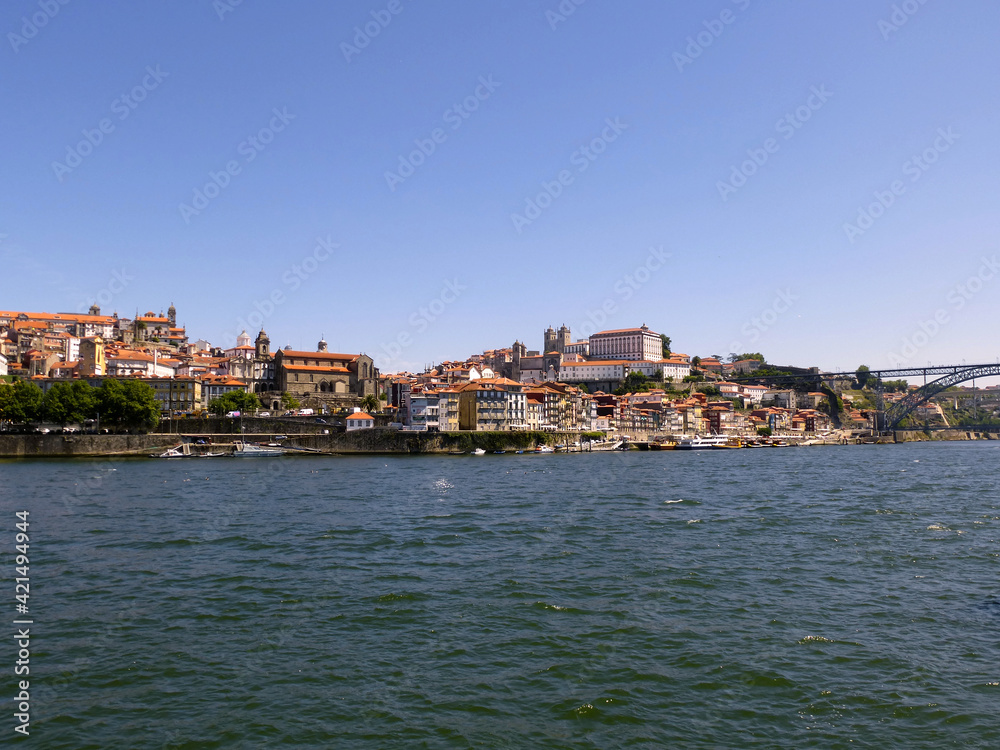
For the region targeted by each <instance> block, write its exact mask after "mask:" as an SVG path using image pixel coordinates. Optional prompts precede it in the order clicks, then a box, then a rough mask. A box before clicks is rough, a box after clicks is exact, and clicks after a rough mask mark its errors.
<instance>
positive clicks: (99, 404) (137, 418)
mask: <svg viewBox="0 0 1000 750" xmlns="http://www.w3.org/2000/svg"><path fill="white" fill-rule="evenodd" d="M98 418H99V419H100V421H101V423H102V424H105V425H107V426H109V427H120V428H127V429H150V428H153V427H155V426H156V424H157V423H158V422H159V421H160V404H159V402H158V401H157V400H156V392H155V391H154V390H153V389H152V387H150V386H149V384H147V383H143V382H142V381H139V380H115V379H111V378H109V379H107V380H105V381H104V382H103V383H102V384H101V387H100V388H94V387H93V386H91V385H90V384H89V383H88V382H87V381H85V380H75V381H73V382H71V383H65V382H64V383H54V384H53V385H52V387H51V388H49V389H48V391H45V392H43V391H42V389H41V388H39V387H38V386H37V385H35V384H34V383H32V382H31V381H30V380H19V381H17V382H15V383H0V420H5V421H9V422H14V423H20V424H28V423H31V422H42V421H44V422H53V423H55V424H60V425H67V424H82V423H83V422H85V421H86V420H88V419H98Z"/></svg>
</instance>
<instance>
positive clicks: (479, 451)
mask: <svg viewBox="0 0 1000 750" xmlns="http://www.w3.org/2000/svg"><path fill="white" fill-rule="evenodd" d="M472 455H473V456H485V455H486V451H484V450H483V449H482V448H476V449H475V450H474V451H472Z"/></svg>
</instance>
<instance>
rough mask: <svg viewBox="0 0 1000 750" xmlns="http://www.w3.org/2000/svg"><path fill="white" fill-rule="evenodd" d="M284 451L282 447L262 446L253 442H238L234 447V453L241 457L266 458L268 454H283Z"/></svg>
mask: <svg viewBox="0 0 1000 750" xmlns="http://www.w3.org/2000/svg"><path fill="white" fill-rule="evenodd" d="M283 454H284V451H283V450H281V449H280V448H261V447H260V446H259V445H253V444H252V443H241V442H237V443H236V445H235V447H234V448H233V455H234V456H237V457H239V458H266V457H268V456H281V455H283Z"/></svg>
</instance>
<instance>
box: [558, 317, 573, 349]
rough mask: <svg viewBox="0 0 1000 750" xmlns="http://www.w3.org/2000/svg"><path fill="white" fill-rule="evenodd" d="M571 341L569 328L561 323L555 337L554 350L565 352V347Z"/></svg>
mask: <svg viewBox="0 0 1000 750" xmlns="http://www.w3.org/2000/svg"><path fill="white" fill-rule="evenodd" d="M571 343H573V342H572V341H571V340H570V335H569V328H567V327H566V324H565V323H563V325H562V327H560V328H559V336H558V337H557V338H556V351H557V352H559V353H560V354H565V353H566V347H567V346H569V345H570V344H571Z"/></svg>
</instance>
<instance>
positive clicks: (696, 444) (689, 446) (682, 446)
mask: <svg viewBox="0 0 1000 750" xmlns="http://www.w3.org/2000/svg"><path fill="white" fill-rule="evenodd" d="M727 440H728V438H726V437H724V436H722V435H717V436H712V437H701V436H700V435H699V436H696V437H689V438H681V441H680V442H679V443H677V448H676V450H679V451H695V450H705V449H708V448H715V447H717V446H722V447H724V446H725V445H726V441H727Z"/></svg>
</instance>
